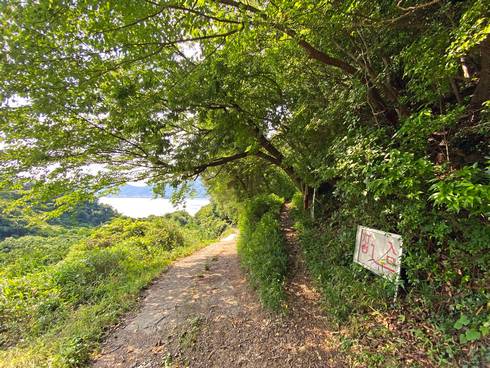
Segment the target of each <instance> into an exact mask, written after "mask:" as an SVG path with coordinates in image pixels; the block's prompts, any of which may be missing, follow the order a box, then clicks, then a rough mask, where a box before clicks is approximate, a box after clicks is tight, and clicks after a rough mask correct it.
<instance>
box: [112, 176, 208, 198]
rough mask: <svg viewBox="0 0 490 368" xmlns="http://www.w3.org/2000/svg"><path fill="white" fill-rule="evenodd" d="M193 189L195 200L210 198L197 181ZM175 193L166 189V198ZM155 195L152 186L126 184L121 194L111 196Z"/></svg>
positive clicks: (148, 196)
mask: <svg viewBox="0 0 490 368" xmlns="http://www.w3.org/2000/svg"><path fill="white" fill-rule="evenodd" d="M192 189H193V191H194V192H195V196H194V198H208V192H207V191H206V188H205V187H204V185H203V184H202V183H201V181H200V180H197V181H195V182H194V183H193V185H192ZM173 192H174V189H173V188H165V194H164V198H170V197H171V196H172V194H173ZM153 196H154V193H153V189H152V187H151V186H148V185H146V186H139V185H131V184H126V185H123V186H122V187H121V188H119V192H118V193H116V194H111V195H110V196H109V197H112V198H153Z"/></svg>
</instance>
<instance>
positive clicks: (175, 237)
mask: <svg viewBox="0 0 490 368" xmlns="http://www.w3.org/2000/svg"><path fill="white" fill-rule="evenodd" d="M167 217H168V218H161V217H152V218H149V219H145V220H133V219H127V218H115V219H113V220H112V221H110V222H109V223H107V224H105V225H103V226H101V227H99V228H97V229H95V230H91V229H88V228H73V229H71V230H64V231H60V232H59V233H58V234H57V235H56V236H55V235H53V234H52V235H51V236H23V237H19V238H8V239H6V240H4V241H2V242H0V326H1V329H0V367H19V368H20V367H22V368H23V367H27V366H33V367H34V366H35V367H48V366H49V367H75V366H80V365H82V364H84V363H85V362H86V361H87V359H89V357H90V353H91V351H93V350H94V348H95V347H96V346H97V343H98V342H99V341H100V339H101V337H102V335H103V332H104V330H105V329H106V328H107V327H108V326H110V325H112V324H114V323H115V322H116V321H117V318H118V317H119V316H120V315H121V314H122V313H123V312H124V311H126V310H128V309H129V308H130V307H131V306H133V305H134V304H135V302H136V301H137V296H138V293H139V291H140V290H141V289H142V288H143V287H145V286H146V285H148V283H149V282H151V281H152V280H153V279H154V278H155V277H156V276H157V275H158V274H159V273H161V272H162V270H164V269H165V267H166V266H167V265H168V264H169V263H170V262H171V261H172V260H174V259H175V258H177V257H181V256H183V255H187V254H189V253H191V252H192V251H194V250H196V249H198V248H199V247H202V246H203V245H204V244H206V240H210V239H211V237H210V236H209V233H208V232H205V231H203V229H201V228H200V227H199V225H197V224H196V223H195V222H194V220H192V218H190V220H189V222H188V223H185V224H181V223H180V222H179V221H178V220H177V219H179V218H181V217H182V214H180V215H179V214H173V215H170V216H167ZM201 220H202V221H203V222H205V221H207V222H206V223H212V221H213V220H212V219H206V216H205V215H204V214H202V215H201ZM220 229H221V230H222V229H223V227H220ZM206 230H208V229H206ZM219 234H220V232H219V230H214V232H213V236H217V235H219Z"/></svg>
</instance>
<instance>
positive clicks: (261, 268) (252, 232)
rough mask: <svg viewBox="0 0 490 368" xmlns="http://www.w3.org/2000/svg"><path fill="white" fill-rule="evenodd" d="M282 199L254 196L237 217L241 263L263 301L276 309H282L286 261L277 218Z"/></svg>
mask: <svg viewBox="0 0 490 368" xmlns="http://www.w3.org/2000/svg"><path fill="white" fill-rule="evenodd" d="M282 203H283V200H282V199H281V198H279V197H277V196H275V195H269V196H260V197H257V198H255V199H253V200H251V201H249V202H248V203H247V204H246V205H245V206H244V209H243V211H242V214H241V216H240V221H239V226H240V239H239V242H238V253H239V256H240V260H241V264H242V266H243V267H244V268H245V269H246V270H247V272H248V276H249V280H250V283H251V285H252V286H253V287H254V288H255V289H257V291H258V294H259V296H260V299H261V301H262V303H263V304H264V305H265V306H266V307H268V308H271V309H272V310H275V311H279V310H280V309H281V307H282V305H283V301H284V298H285V294H284V289H283V284H284V279H285V276H286V272H287V262H288V257H287V253H286V251H285V248H284V238H283V235H282V232H281V226H280V222H279V214H280V209H281V206H282Z"/></svg>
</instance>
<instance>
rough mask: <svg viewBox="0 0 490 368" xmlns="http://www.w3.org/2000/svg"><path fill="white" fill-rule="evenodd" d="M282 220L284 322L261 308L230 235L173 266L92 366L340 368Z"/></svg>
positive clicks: (291, 235)
mask: <svg viewBox="0 0 490 368" xmlns="http://www.w3.org/2000/svg"><path fill="white" fill-rule="evenodd" d="M282 217H283V218H282V221H283V224H284V231H285V234H286V238H287V239H288V244H289V245H288V249H289V250H290V252H291V254H292V256H291V266H292V268H293V270H294V271H293V272H292V274H291V278H290V280H289V282H288V287H287V292H288V311H289V312H288V313H287V315H286V316H283V317H281V316H275V315H272V314H270V313H268V312H266V311H264V310H263V309H262V307H261V306H260V304H259V302H258V300H257V297H256V295H255V294H254V292H253V290H251V289H250V287H249V286H248V284H247V282H246V280H245V277H244V274H243V272H242V271H241V270H240V267H239V262H238V257H237V253H236V240H235V239H234V237H230V238H227V239H224V240H222V241H220V242H218V243H216V244H213V245H210V246H208V247H206V248H204V249H202V250H200V251H198V252H197V253H195V254H193V255H192V256H190V257H187V258H184V259H182V260H180V261H177V262H176V263H174V265H173V266H172V267H170V269H169V270H168V271H167V272H166V273H165V274H164V275H163V276H162V277H160V278H159V279H158V280H157V281H156V282H154V284H153V285H152V286H151V287H150V288H149V289H148V290H147V291H146V293H145V296H144V299H143V301H142V304H141V308H140V309H139V310H138V311H137V312H136V313H135V314H133V315H130V316H128V317H127V318H126V320H125V321H123V322H122V323H121V324H120V327H118V328H116V329H115V330H114V331H113V332H112V333H111V334H110V335H109V337H108V339H107V340H106V342H105V343H104V345H103V348H102V351H101V353H100V354H99V356H98V357H97V358H96V360H95V361H94V363H93V366H94V367H111V368H112V367H114V368H115V367H125V368H153V367H159V368H161V367H226V368H228V367H254V368H256V367H257V368H258V367H261V368H262V367H342V366H343V364H341V358H340V356H339V355H338V354H336V353H335V347H332V346H330V345H331V344H330V343H329V342H330V341H333V339H332V338H331V336H330V335H329V332H328V329H327V326H326V325H325V322H324V319H323V317H322V316H321V311H320V309H319V308H318V306H317V300H318V295H317V294H316V292H315V291H314V290H312V289H311V288H310V287H309V286H308V285H309V281H308V278H307V275H306V273H305V271H304V266H303V264H302V262H301V261H298V259H300V258H298V256H297V254H296V253H297V246H296V242H295V238H294V232H292V230H291V227H290V226H291V225H290V220H289V218H288V216H287V213H286V212H283V214H282Z"/></svg>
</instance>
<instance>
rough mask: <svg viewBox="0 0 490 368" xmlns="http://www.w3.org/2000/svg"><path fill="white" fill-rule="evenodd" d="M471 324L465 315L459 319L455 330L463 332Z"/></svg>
mask: <svg viewBox="0 0 490 368" xmlns="http://www.w3.org/2000/svg"><path fill="white" fill-rule="evenodd" d="M469 323H470V320H469V319H468V317H466V316H465V315H464V314H462V315H461V317H459V319H458V320H457V321H456V322H455V323H454V328H455V329H457V330H461V329H462V328H463V327H464V326H467V325H468V324H469Z"/></svg>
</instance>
